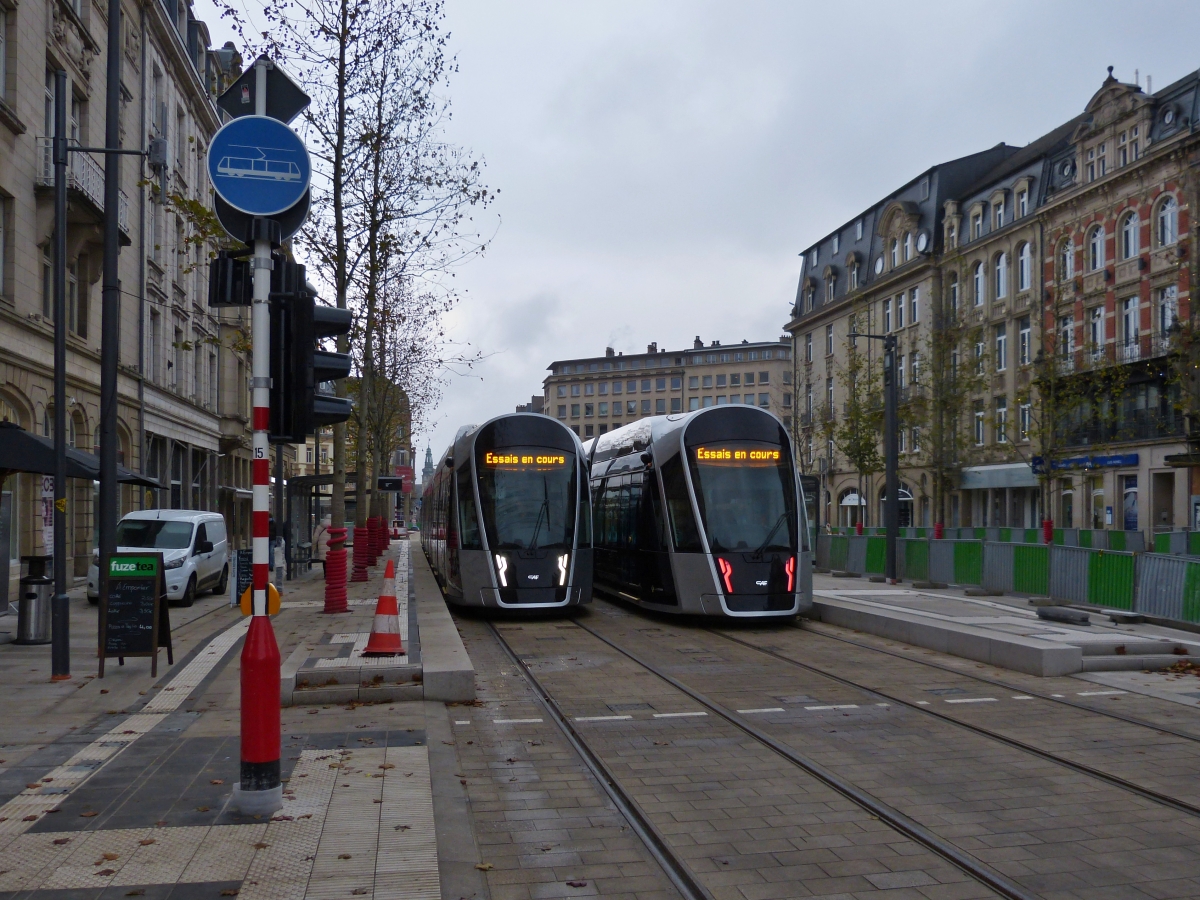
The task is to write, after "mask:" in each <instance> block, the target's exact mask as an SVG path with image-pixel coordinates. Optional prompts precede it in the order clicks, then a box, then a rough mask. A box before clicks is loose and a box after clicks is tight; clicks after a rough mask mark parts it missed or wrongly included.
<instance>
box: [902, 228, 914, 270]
mask: <svg viewBox="0 0 1200 900" xmlns="http://www.w3.org/2000/svg"><path fill="white" fill-rule="evenodd" d="M912 252H913V239H912V232H911V231H906V232H904V261H905V262H908V261H909V260H910V259H912Z"/></svg>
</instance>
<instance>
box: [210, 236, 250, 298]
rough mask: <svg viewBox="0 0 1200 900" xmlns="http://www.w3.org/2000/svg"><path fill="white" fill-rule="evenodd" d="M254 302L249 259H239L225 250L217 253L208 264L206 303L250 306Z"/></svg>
mask: <svg viewBox="0 0 1200 900" xmlns="http://www.w3.org/2000/svg"><path fill="white" fill-rule="evenodd" d="M253 302H254V279H253V278H252V277H251V275H250V260H248V259H239V258H237V257H236V256H233V255H231V254H230V253H229V251H227V250H221V251H220V252H219V253H217V256H216V258H215V259H213V260H212V261H211V262H210V263H209V264H208V305H209V306H211V307H214V308H220V307H223V306H250V305H251V304H252V303H253Z"/></svg>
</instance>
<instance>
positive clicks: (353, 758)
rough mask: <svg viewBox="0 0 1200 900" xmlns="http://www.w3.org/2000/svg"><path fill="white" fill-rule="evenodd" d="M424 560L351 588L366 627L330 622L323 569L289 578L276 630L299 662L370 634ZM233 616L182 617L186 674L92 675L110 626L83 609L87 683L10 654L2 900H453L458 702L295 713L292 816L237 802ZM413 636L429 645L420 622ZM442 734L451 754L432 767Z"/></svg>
mask: <svg viewBox="0 0 1200 900" xmlns="http://www.w3.org/2000/svg"><path fill="white" fill-rule="evenodd" d="M415 549H416V547H415V545H414V550H415ZM418 552H419V551H418ZM408 555H409V547H408V544H407V543H399V544H398V543H395V542H394V543H393V545H392V547H391V548H390V549H389V550H388V551H387V554H386V555H385V557H384V558H381V560H380V563H379V565H377V566H375V567H374V568H373V570H372V572H371V578H370V580H369V581H368V582H366V583H361V584H352V585H350V586H349V588H350V590H349V599H350V601H351V603H352V604H354V605H353V606H352V607H351V609H352V610H353V612H352V613H351V614H350V615H342V616H326V615H323V614H322V613H321V607H322V600H323V595H324V582H323V581H322V580H321V579H320V576H319V573H318V574H317V575H316V577H313V578H310V579H307V580H304V581H294V582H289V583H288V584H287V585H286V590H285V592H284V597H283V600H284V608H283V609H282V610H281V612H280V613H279V615H278V616H276V617H275V618H274V620H273V624H274V628H275V634H276V638H277V640H278V642H279V645H280V655H281V658H282V659H284V660H287V659H288V658H289V657H292V656H295V657H297V658H300V657H303V658H307V657H308V656H309V655H310V654H313V653H319V652H320V651H319V650H318V648H319V647H321V646H322V644H320V643H319V642H320V641H321V640H322V639H323V637H324V636H326V635H337V634H352V635H357V634H359V633H360V631H361V629H362V628H363V627H364V624H363V623H364V622H367V621H369V619H370V616H371V614H372V613H373V611H374V601H375V598H377V597H378V595H379V593H380V589H381V587H382V581H383V571H384V568H385V562H386V559H387V558H388V557H391V558H393V559H400V560H403V561H404V562H405V563H407V558H408ZM404 568H405V572H404V577H403V578H402V579H398V581H401V580H402V581H403V583H404V594H405V596H406V597H407V594H408V590H407V585H408V582H409V579H408V577H407V565H405V566H404ZM398 587H399V585H398ZM397 593H400V591H399V590H398V591H397ZM437 600H438V602H439V603H440V596H439V597H438V598H437ZM227 602H228V601H227V598H226V597H207V596H206V597H204V598H200V599H199V600H198V601H197V603H196V605H195V606H194V607H193V608H192V609H189V610H181V609H172V610H171V616H172V625H173V626H174V628H173V632H172V633H173V639H174V642H175V664H174V665H167V663H166V659H165V654H164V655H160V659H159V666H160V675H161V677H160V678H159V679H158V681H157V682H156V683H154V684H152V683H151V679H150V675H149V669H150V660H149V659H129V660H126V664H125V666H123V667H120V666H118V665H116V661H115V660H110V661H109V664H108V666H107V667H106V668H107V671H106V677H105V678H104V679H103V680H101V679H98V678H95V677H93V676H94V673H95V671H96V660H95V649H94V648H95V616H96V613H95V610H94V608H93V607H90V606H88V605H87V602H86V600H85V599H83V598H82V597H80V598H79V599H77V600H73V601H72V654H73V670H74V672H75V677H74V678H73V679H72V680H71V681H69V682H59V683H51V682H49V680H48V676H49V653H50V648H49V646H48V645H47V646H37V647H20V646H17V645H13V644H5V645H0V672H3V673H4V675H5V676H6V677H7V679H8V687H9V690H8V691H7V692H5V694H4V695H3V696H0V715H2V716H3V717H4V722H5V726H4V728H3V731H2V737H0V900H15V898H17V897H37V898H46V900H49V898H51V897H53V898H54V900H68V898H69V900H75V898H80V900H97V898H101V897H103V898H106V900H107V898H118V897H120V898H123V897H134V896H137V897H142V896H144V897H147V898H166V897H170V898H172V900H190V898H201V897H203V898H218V897H222V896H233V895H235V894H236V895H237V896H239V897H241V898H254V900H257V898H270V900H301V898H305V897H312V898H343V897H345V898H350V897H360V896H361V897H373V898H381V900H382V898H418V900H420V898H430V900H432V898H435V897H440V896H441V889H440V886H439V864H438V842H437V840H436V837H435V829H434V806H435V794H437V795H439V798H438V800H437V803H438V805H439V806H441V807H446V806H447V803H449V804H450V807H453V804H454V798H453V793H454V792H453V790H452V789H449V788H446V787H442V788H438V789H437V790H435V789H434V782H435V781H436V782H437V783H439V784H442V785H446V784H451V783H452V784H453V786H454V787H457V779H455V778H453V773H454V772H455V771H456V770H457V763H456V761H455V758H454V754H453V750H452V748H441V743H442V736H445V737H447V738H448V737H449V735H450V725H449V721H448V719H447V715H446V708H445V706H444V705H442V704H440V703H432V702H396V701H390V702H384V703H381V704H377V705H363V704H362V703H360V702H357V701H356V702H354V703H352V704H350V705H347V706H337V705H334V704H332V703H325V704H323V705H310V706H291V707H284V709H283V713H282V724H283V742H282V743H283V752H282V760H281V763H282V774H283V779H284V791H285V793H284V809H283V810H282V811H281V812H280V813H278V814H276V815H275V816H273V817H271V818H270V820H269V821H267V820H266V819H260V818H254V817H245V816H241V815H239V814H237V813H235V812H234V811H232V810H231V809H230V808H229V801H230V798H231V795H232V789H233V786H234V785H235V784H236V783H237V780H238V777H239V737H238V735H239V716H240V711H239V707H240V687H239V685H240V681H239V678H240V665H239V654H240V649H241V639H242V637H243V636H244V634H245V629H246V625H247V623H248V620H247V619H245V618H243V617H242V616H241V615H240V613H239V612H238V611H237V610H233V609H230V608H229V607H228V606H227ZM406 605H407V604H406ZM430 605H432V604H430ZM442 612H443V614H444V605H443V606H442ZM447 619H448V615H447ZM0 621H2V620H0ZM365 627H366V628H367V629H369V625H366V626H365ZM409 630H410V633H413V634H419V628H418V622H417V621H416V619H415V617H414V618H412V619H410V620H409ZM455 636H456V637H457V633H456V635H455ZM325 646H326V647H327V648H328V647H329V646H331V643H330V642H329V641H326V644H325ZM355 646H357V637H355V638H353V639H351V640H350V641H349V642H343V645H342V647H341V649H339V650H338V651H337V652H339V653H340V652H342V649H345V647H349V648H351V649H350V650H349V653H353V647H355ZM460 646H461V644H460ZM406 649H409V645H408V644H407V642H406ZM412 649H414V650H416V649H418V648H417V647H413V648H412ZM325 652H326V653H327V652H328V650H326V651H325ZM412 655H415V656H417V657H418V658H419V656H420V653H419V650H418V652H417V653H416V654H413V653H412V652H411V650H410V656H412ZM464 655H465V654H464ZM348 656H349V654H345V655H344V658H348ZM427 735H432V736H434V737H433V740H435V741H436V742H438V744H439V749H450V750H451V752H450V754H448V755H447V754H445V753H430V752H429V750H428V748H427V743H428V740H429V738H428V737H427ZM431 761H432V762H433V765H432V767H431ZM443 770H444V771H443ZM452 813H453V809H451V813H450V818H451V819H453V815H452ZM441 817H442V816H441V815H440V814H439V818H441ZM48 891H54V892H55V893H54V894H50V893H46V892H48Z"/></svg>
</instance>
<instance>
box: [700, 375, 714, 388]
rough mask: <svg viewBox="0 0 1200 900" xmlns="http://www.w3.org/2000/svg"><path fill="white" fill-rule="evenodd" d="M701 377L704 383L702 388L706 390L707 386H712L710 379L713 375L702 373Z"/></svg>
mask: <svg viewBox="0 0 1200 900" xmlns="http://www.w3.org/2000/svg"><path fill="white" fill-rule="evenodd" d="M701 379H702V381H703V383H704V389H705V390H708V389H709V388H711V387H712V384H713V382H712V380H713V377H712V376H711V375H703V376H701Z"/></svg>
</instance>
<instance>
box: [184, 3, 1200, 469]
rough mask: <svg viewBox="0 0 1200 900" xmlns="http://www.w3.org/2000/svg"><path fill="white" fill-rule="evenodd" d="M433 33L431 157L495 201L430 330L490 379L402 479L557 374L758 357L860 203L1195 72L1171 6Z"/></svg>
mask: <svg viewBox="0 0 1200 900" xmlns="http://www.w3.org/2000/svg"><path fill="white" fill-rule="evenodd" d="M239 2H240V0H239ZM244 2H245V3H246V5H247V9H248V10H249V11H251V12H252V11H253V8H254V6H253V4H254V0H244ZM211 9H212V7H211V5H210V4H209V0H196V11H197V15H198V16H199V17H200V18H203V19H205V20H207V21H208V22H209V23H210V25H211V26H212V30H213V42H214V44H217V45H219V44H221V43H223V42H224V41H225V40H226V39H227V38H229V37H230V35H229V34H227V33H225V31H224V30H223V29H222V28H221V26H220V24H219V23H217V22H216V16H215V14H213V13H212V12H211ZM448 13H449V14H448V17H447V18H448V27H449V31H450V32H451V41H450V46H451V51H452V52H453V53H454V54H455V55H456V56H457V58H458V63H459V72H458V73H457V74H456V75H455V76H454V77H453V79H452V81H451V84H450V88H449V96H450V99H451V101H452V103H453V112H454V118H453V121H452V122H451V125H450V138H451V139H452V140H454V141H455V142H456V143H458V144H460V145H462V146H465V147H469V148H470V149H472V150H473V151H474V152H475V153H476V154H477V155H478V156H479V157H480V158H482V159H483V160H485V161H486V164H487V169H486V179H487V181H488V183H489V184H490V185H491V186H492V187H494V188H498V189H500V191H501V193H500V197H499V200H498V201H497V203H496V204H495V205H494V206H493V207H492V208H491V209H490V210H489V211H488V212H487V213H486V214H485V215H484V216H483V217H482V219H481V225H482V227H483V228H484V229H485V231H487V232H488V233H493V232H494V238H493V240H492V243H491V246H490V247H489V249H488V251H487V253H486V255H485V256H483V257H482V258H479V259H476V260H474V261H472V262H471V263H469V264H468V265H466V266H465V267H463V268H461V269H460V270H459V271H458V274H457V277H456V279H455V280H456V282H457V283H458V284H459V287H460V289H461V290H462V291H463V302H462V304H461V305H460V306H459V308H458V309H457V311H456V312H455V314H454V315H453V319H452V323H451V324H452V329H451V330H452V334H453V335H454V336H455V337H456V338H457V339H458V340H461V341H464V342H469V343H470V345H471V347H472V348H474V349H478V350H481V351H483V352H484V353H486V354H489V356H488V358H487V359H486V360H485V361H484V362H483V363H482V364H480V365H478V366H477V367H476V368H475V369H474V371H473V372H472V373H471V375H470V376H468V377H460V378H455V379H453V381H452V382H451V384H450V385H449V386H448V387H447V388H446V391H445V397H444V400H443V402H442V404H441V407H440V409H438V410H437V411H436V413H434V416H433V418H434V420H435V424H434V427H433V429H432V431H431V433H427V434H421V435H418V436H417V443H418V445H419V455H420V456H421V457H422V458H423V456H424V448H425V446H426V444H427V443H428V444H430V445H431V446H432V447H433V451H434V456H435V457H437V456H438V455H439V454H440V453H441V451H442V450H443V449H444V448H445V446H446V444H448V443H449V441H450V440H451V439H452V438H453V435H454V432H455V430H457V428H458V427H459V426H460V425H462V424H465V423H468V422H481V421H483V420H485V419H487V418H489V417H491V416H493V415H496V414H498V413H501V412H511V411H512V409H513V407H514V406H515V405H516V404H517V403H520V402H528V400H529V397H530V395H531V394H535V393H536V394H540V393H541V391H542V379H543V378H544V377H545V376H546V367H547V365H549V363H550V362H551V361H553V360H555V359H563V358H571V357H579V356H591V355H600V354H603V352H604V348H605V347H606V346H612V347H614V348H615V349H617V350H623V351H625V352H626V353H630V352H642V351H644V350H645V347H646V344H647V343H649V342H651V341H657V342H658V345H659V347H666V348H668V349H678V348H681V347H685V346H691V342H692V339H693V338H694V337H695V335H697V334H699V335H700V337H701V338H702V339H703V340H704V341H705V342H706V343H707V342H710V341H712V340H714V339H715V340H720V341H721V342H722V343H726V342H735V341H740V340H742V339H743V338H746V339H749V340H769V339H771V338H774V337H778V336H779V335H780V334H781V333H782V326H783V324H784V322H785V321H786V320H787V312H788V309H789V307H790V306H791V304H792V302H793V300H794V296H795V291H796V279H797V277H798V274H799V258H798V254H799V252H800V250H801V249H802V248H804V247H805V246H806V245H807V244H809V243H811V242H812V241H814V240H816V239H817V238H819V237H822V236H823V235H825V234H826V233H828V232H829V231H831V230H832V229H833V228H834V227H836V226H837V225H838V224H840V223H842V222H844V221H847V220H849V219H851V218H854V217H855V216H856V215H857V214H858V213H859V212H861V211H862V210H863V209H864V208H866V207H867V206H868V205H870V204H872V203H874V202H875V201H876V200H877V199H878V198H879V197H881V196H882V195H884V194H886V193H887V192H889V191H890V190H892V189H894V188H895V187H897V186H899V185H900V184H903V183H904V182H906V181H908V180H909V179H911V178H913V177H914V176H915V175H917V174H918V173H919V172H920V171H922V170H923V169H926V168H928V167H929V166H931V165H933V164H935V163H937V162H940V161H944V160H948V159H953V158H955V157H958V156H962V155H965V154H967V153H973V152H975V151H977V150H982V149H984V148H987V147H991V146H993V145H995V144H997V143H1000V142H1001V141H1003V142H1006V143H1009V144H1014V145H1023V144H1026V143H1028V142H1029V141H1031V140H1034V139H1035V138H1037V137H1038V136H1040V135H1042V134H1043V133H1045V132H1047V131H1049V130H1050V129H1052V128H1053V127H1055V126H1057V125H1059V124H1061V123H1062V122H1063V121H1065V120H1066V119H1068V118H1070V117H1071V116H1074V115H1076V114H1078V113H1079V112H1080V111H1081V110H1082V109H1083V107H1084V105H1085V104H1086V103H1087V101H1088V99H1089V98H1090V97H1091V95H1092V94H1093V93H1094V92H1095V91H1096V90H1097V89H1098V88H1099V86H1100V84H1101V82H1102V81H1103V79H1104V78H1105V76H1106V74H1107V72H1106V68H1107V66H1110V65H1111V66H1114V67H1115V68H1114V74H1115V75H1116V76H1117V77H1118V78H1119V79H1121V80H1122V81H1129V82H1132V81H1133V79H1134V72H1135V70H1139V72H1140V79H1141V84H1142V86H1143V88H1145V86H1146V77H1147V75H1149V76H1150V77H1151V78H1152V79H1153V87H1154V89H1156V90H1157V89H1159V88H1162V87H1165V86H1166V85H1168V84H1169V83H1171V82H1172V81H1174V80H1176V79H1178V78H1181V77H1183V76H1184V75H1186V74H1187V73H1189V72H1193V71H1195V70H1196V69H1197V68H1200V50H1198V49H1196V47H1197V45H1196V40H1195V36H1196V35H1197V33H1200V28H1198V26H1200V3H1196V2H1195V0H1191V2H1180V3H1166V2H1163V3H1152V2H1145V0H1141V2H1138V3H1133V4H1131V3H1129V2H1080V3H1072V4H1068V3H1059V2H1044V0H1043V2H1029V3H1004V2H995V0H993V2H986V3H971V2H955V3H947V4H938V3H924V4H921V3H889V4H884V3H858V4H852V3H838V4H833V3H821V4H817V3H784V2H746V0H736V2H733V0H730V2H725V3H714V2H698V0H692V2H649V0H640V2H636V3H633V2H629V3H625V2H613V0H604V2H593V3H588V4H585V3H568V2H545V3H539V2H499V0H478V2H476V0H449V3H448ZM418 469H419V463H418Z"/></svg>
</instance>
